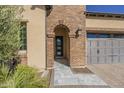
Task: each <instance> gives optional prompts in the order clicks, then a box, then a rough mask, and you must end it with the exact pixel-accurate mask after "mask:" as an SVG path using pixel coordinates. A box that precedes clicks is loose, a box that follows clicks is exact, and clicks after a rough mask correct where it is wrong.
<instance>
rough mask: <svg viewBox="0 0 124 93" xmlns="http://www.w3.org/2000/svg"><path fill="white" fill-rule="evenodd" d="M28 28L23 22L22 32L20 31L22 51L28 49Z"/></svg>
mask: <svg viewBox="0 0 124 93" xmlns="http://www.w3.org/2000/svg"><path fill="white" fill-rule="evenodd" d="M26 27H27V25H26V22H22V23H21V30H20V42H21V47H20V50H26V49H27V28H26Z"/></svg>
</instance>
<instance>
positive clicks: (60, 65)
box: [53, 59, 109, 87]
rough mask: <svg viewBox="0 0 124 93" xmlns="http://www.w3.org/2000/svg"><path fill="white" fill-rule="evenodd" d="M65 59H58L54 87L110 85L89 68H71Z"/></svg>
mask: <svg viewBox="0 0 124 93" xmlns="http://www.w3.org/2000/svg"><path fill="white" fill-rule="evenodd" d="M66 61H67V60H65V59H56V61H55V65H54V66H55V67H54V71H53V72H54V75H53V87H109V86H108V85H107V84H106V83H105V82H104V81H103V80H102V79H101V78H100V77H99V76H97V75H96V74H94V73H93V72H91V71H90V70H89V69H88V68H81V69H71V68H70V67H69V66H68V65H67V64H66V63H67V62H66Z"/></svg>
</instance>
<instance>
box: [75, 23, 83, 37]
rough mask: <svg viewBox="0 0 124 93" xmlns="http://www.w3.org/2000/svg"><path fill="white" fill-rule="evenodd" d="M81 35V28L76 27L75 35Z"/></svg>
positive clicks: (79, 26)
mask: <svg viewBox="0 0 124 93" xmlns="http://www.w3.org/2000/svg"><path fill="white" fill-rule="evenodd" d="M81 34H82V26H81V25H78V29H77V31H76V35H78V36H79V35H81Z"/></svg>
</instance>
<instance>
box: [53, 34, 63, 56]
mask: <svg viewBox="0 0 124 93" xmlns="http://www.w3.org/2000/svg"><path fill="white" fill-rule="evenodd" d="M55 43H56V57H62V56H63V36H56V39H55Z"/></svg>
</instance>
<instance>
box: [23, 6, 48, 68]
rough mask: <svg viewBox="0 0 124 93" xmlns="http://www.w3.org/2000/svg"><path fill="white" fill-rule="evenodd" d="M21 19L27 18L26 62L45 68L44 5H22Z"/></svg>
mask: <svg viewBox="0 0 124 93" xmlns="http://www.w3.org/2000/svg"><path fill="white" fill-rule="evenodd" d="M24 9H25V11H24V12H23V19H24V20H27V21H28V22H27V58H28V60H27V61H28V62H27V64H28V65H29V66H32V67H36V68H38V69H39V70H43V69H45V62H46V50H45V49H46V46H45V45H46V44H45V7H44V6H36V5H35V6H24Z"/></svg>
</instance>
